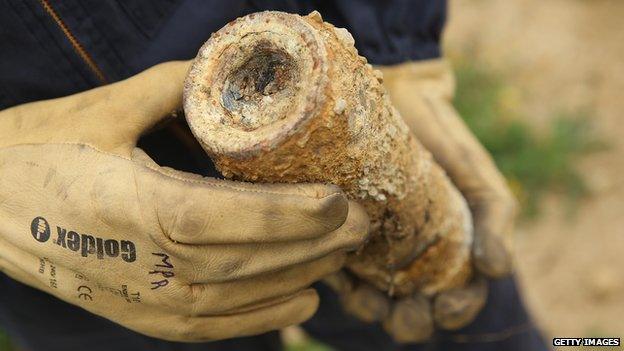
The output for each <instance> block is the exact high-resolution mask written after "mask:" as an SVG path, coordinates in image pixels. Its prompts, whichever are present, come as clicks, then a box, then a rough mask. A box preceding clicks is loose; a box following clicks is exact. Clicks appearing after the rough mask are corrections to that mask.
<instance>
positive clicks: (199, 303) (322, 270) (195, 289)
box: [187, 252, 346, 316]
mask: <svg viewBox="0 0 624 351" xmlns="http://www.w3.org/2000/svg"><path fill="white" fill-rule="evenodd" d="M345 259H346V254H345V253H342V252H338V253H334V254H331V255H329V256H325V257H323V258H320V259H318V260H315V261H312V262H309V263H306V264H301V265H297V266H293V267H290V268H287V269H285V270H282V271H279V272H275V273H270V274H267V275H263V276H259V277H255V278H251V279H245V280H238V281H233V282H227V283H220V284H210V285H205V284H193V285H192V286H191V291H192V293H193V297H192V298H191V299H192V301H193V303H191V304H188V305H187V306H189V308H190V309H191V311H189V314H191V315H194V316H197V315H211V314H213V315H214V314H223V313H228V312H231V311H232V310H234V309H241V308H243V309H244V308H249V307H253V306H255V305H257V304H261V303H265V302H269V301H273V300H276V299H279V298H283V297H284V296H290V295H293V294H295V293H297V292H298V291H301V290H303V289H305V288H307V287H309V286H310V285H312V284H313V283H314V282H316V281H318V280H320V279H322V278H323V277H325V276H327V275H329V274H331V273H333V272H336V271H337V270H339V269H341V267H342V266H343V265H344V262H345ZM224 297H225V298H224ZM215 301H221V303H219V304H215V303H214V302H215Z"/></svg>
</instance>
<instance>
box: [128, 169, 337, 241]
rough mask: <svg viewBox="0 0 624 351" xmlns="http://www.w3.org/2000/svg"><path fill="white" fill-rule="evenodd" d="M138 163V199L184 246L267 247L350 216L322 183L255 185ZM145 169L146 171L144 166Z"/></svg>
mask: <svg viewBox="0 0 624 351" xmlns="http://www.w3.org/2000/svg"><path fill="white" fill-rule="evenodd" d="M137 163H140V164H141V166H139V167H141V168H139V169H138V170H137V172H136V179H137V180H136V183H137V187H138V196H139V200H140V201H141V203H142V204H144V205H145V208H148V209H149V207H151V208H152V210H153V211H154V212H155V213H153V214H151V215H155V216H157V217H156V218H158V220H159V222H160V225H161V227H162V230H163V232H164V233H163V234H164V235H165V237H166V238H167V239H170V240H172V241H175V242H180V243H184V244H229V243H239V244H242V243H267V242H280V241H293V240H302V239H310V238H317V237H321V236H323V235H325V234H327V233H330V232H331V231H333V230H336V229H338V228H339V227H340V226H341V225H342V224H343V223H344V222H345V219H346V217H347V212H348V208H349V206H348V201H347V199H346V197H345V195H344V194H343V193H342V191H341V190H340V189H339V188H338V187H336V186H331V185H323V184H263V185H259V184H250V183H243V182H232V181H223V180H217V179H211V178H202V177H201V176H199V175H196V174H190V173H186V172H181V171H175V170H172V169H167V168H162V167H154V166H149V165H146V164H145V160H144V158H143V157H139V159H138V160H137ZM143 165H145V167H146V168H143Z"/></svg>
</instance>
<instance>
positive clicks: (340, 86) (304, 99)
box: [184, 12, 472, 295]
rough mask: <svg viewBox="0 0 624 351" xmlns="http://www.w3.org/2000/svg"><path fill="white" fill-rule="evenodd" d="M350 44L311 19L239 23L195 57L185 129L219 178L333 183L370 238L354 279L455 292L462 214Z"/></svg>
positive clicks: (271, 15)
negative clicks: (355, 207)
mask: <svg viewBox="0 0 624 351" xmlns="http://www.w3.org/2000/svg"><path fill="white" fill-rule="evenodd" d="M353 44H354V43H353V38H352V37H351V35H350V34H349V33H348V32H347V31H346V30H344V29H340V28H335V27H333V26H332V25H330V24H328V23H324V22H323V21H322V19H321V17H320V15H319V14H318V13H312V14H310V15H308V16H305V17H301V16H297V15H290V14H284V13H279V12H262V13H257V14H251V15H248V16H245V17H242V18H240V19H238V20H236V21H234V22H232V23H230V24H228V25H227V26H226V27H224V28H223V29H221V30H220V31H218V32H217V33H215V34H214V35H213V36H212V37H211V38H210V40H209V41H208V42H207V43H206V44H205V45H204V46H203V47H202V48H201V50H200V52H199V54H198V56H197V58H196V59H195V62H194V64H193V66H192V68H191V70H190V72H189V75H188V77H187V81H186V85H185V94H184V108H185V112H186V116H187V120H188V122H189V125H190V127H191V129H192V131H193V133H194V135H195V136H196V138H197V139H198V140H199V141H200V143H201V144H202V146H203V147H204V149H205V150H206V151H207V153H208V154H209V155H210V156H211V158H212V159H213V160H214V161H215V163H216V165H217V167H218V168H219V170H220V171H221V172H222V173H223V174H224V175H225V176H226V177H229V178H233V179H238V180H245V181H253V182H327V183H333V184H336V185H339V186H340V187H341V188H342V189H343V190H344V191H345V193H346V194H347V195H348V196H349V197H350V198H351V199H354V200H356V201H358V202H360V203H361V204H363V205H364V206H365V208H366V209H367V212H368V213H369V215H370V217H371V221H372V231H373V233H372V236H371V240H370V241H369V242H368V244H367V245H366V246H365V247H363V248H362V249H361V250H360V252H358V253H356V254H353V255H352V256H351V258H350V260H349V263H348V267H349V269H350V270H351V271H353V272H354V273H355V274H356V275H358V276H359V277H361V278H363V279H365V280H367V281H369V282H370V283H372V284H374V285H375V286H377V287H378V288H380V289H383V290H385V291H388V292H389V293H391V294H397V295H405V294H408V293H411V292H414V291H420V292H423V293H425V294H433V293H435V292H437V291H440V290H444V289H447V288H451V287H455V286H459V285H462V284H463V283H465V282H466V280H467V279H468V278H469V276H470V271H471V270H470V245H471V242H472V223H471V217H470V212H469V210H468V207H467V205H466V203H465V201H464V199H463V198H462V196H461V195H460V193H459V192H458V191H457V190H456V189H455V188H454V187H453V185H452V184H451V182H450V181H449V179H448V178H447V176H446V175H445V173H444V171H443V170H442V169H441V168H440V167H439V166H438V165H437V164H436V163H435V162H434V161H433V159H432V157H431V155H430V153H429V152H428V151H427V150H425V149H424V148H423V147H422V146H421V145H420V143H419V142H418V141H417V140H416V139H415V138H414V137H413V136H412V135H411V134H410V132H409V130H408V128H407V126H406V125H405V123H404V122H403V120H402V119H401V117H400V115H399V114H398V112H397V111H396V109H395V108H394V107H393V106H392V105H391V103H390V101H389V99H388V97H387V95H386V93H385V90H384V88H383V85H382V81H383V78H382V77H381V74H380V73H379V72H378V71H375V70H374V69H373V68H372V67H371V66H370V65H369V64H367V62H366V59H364V58H363V57H360V56H358V54H357V50H356V49H355V47H354V45H353Z"/></svg>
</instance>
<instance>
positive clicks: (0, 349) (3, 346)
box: [0, 330, 13, 351]
mask: <svg viewBox="0 0 624 351" xmlns="http://www.w3.org/2000/svg"><path fill="white" fill-rule="evenodd" d="M11 350H13V346H11V341H10V340H9V338H8V337H7V336H6V334H5V333H4V332H3V331H2V330H0V351H11Z"/></svg>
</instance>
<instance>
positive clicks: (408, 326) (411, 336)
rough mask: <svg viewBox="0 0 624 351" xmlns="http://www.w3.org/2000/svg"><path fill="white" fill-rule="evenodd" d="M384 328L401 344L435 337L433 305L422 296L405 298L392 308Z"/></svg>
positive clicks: (384, 322)
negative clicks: (432, 314)
mask: <svg viewBox="0 0 624 351" xmlns="http://www.w3.org/2000/svg"><path fill="white" fill-rule="evenodd" d="M383 327H384V329H385V330H386V332H387V333H388V334H390V336H392V338H393V339H394V340H395V341H397V342H400V343H414V342H423V341H426V340H428V339H429V338H431V336H432V335H433V330H434V329H433V318H432V316H431V304H430V302H429V300H428V299H427V298H426V297H424V296H422V295H415V296H410V297H405V298H402V299H400V300H398V301H397V302H395V303H394V304H393V306H392V311H391V312H390V315H389V316H388V318H386V319H385V320H384V321H383Z"/></svg>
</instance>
